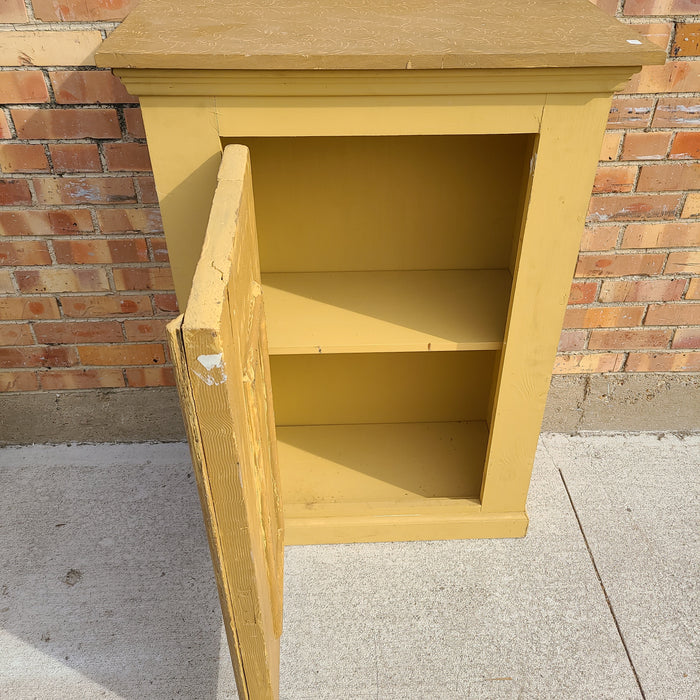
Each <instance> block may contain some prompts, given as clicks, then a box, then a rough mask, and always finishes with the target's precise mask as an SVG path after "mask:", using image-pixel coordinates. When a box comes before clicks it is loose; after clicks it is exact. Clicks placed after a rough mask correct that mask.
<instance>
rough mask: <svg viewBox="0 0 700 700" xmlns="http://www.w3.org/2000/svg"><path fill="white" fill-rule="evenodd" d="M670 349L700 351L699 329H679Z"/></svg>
mask: <svg viewBox="0 0 700 700" xmlns="http://www.w3.org/2000/svg"><path fill="white" fill-rule="evenodd" d="M671 347H672V348H673V349H674V350H676V349H678V350H700V328H679V329H678V330H677V331H676V333H675V335H674V336H673V342H672V343H671Z"/></svg>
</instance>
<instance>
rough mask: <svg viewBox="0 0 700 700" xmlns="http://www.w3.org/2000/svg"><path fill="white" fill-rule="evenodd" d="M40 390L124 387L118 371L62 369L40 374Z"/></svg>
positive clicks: (122, 377) (122, 378) (122, 376)
mask: <svg viewBox="0 0 700 700" xmlns="http://www.w3.org/2000/svg"><path fill="white" fill-rule="evenodd" d="M39 378H40V380H41V388H42V389H44V390H46V391H62V390H71V389H100V388H116V387H122V386H124V375H123V373H122V371H121V370H120V369H63V370H51V371H50V372H40V373H39Z"/></svg>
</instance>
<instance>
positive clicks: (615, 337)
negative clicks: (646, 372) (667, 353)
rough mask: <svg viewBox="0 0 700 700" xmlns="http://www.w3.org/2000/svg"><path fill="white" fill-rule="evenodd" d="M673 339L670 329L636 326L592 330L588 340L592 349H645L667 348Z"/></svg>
mask: <svg viewBox="0 0 700 700" xmlns="http://www.w3.org/2000/svg"><path fill="white" fill-rule="evenodd" d="M670 340H671V331H670V330H656V329H651V328H635V329H634V330H620V329H619V328H616V329H615V330H614V331H603V330H592V331H591V337H590V339H589V340H588V347H589V349H591V350H645V349H649V348H666V347H668V344H669V342H670Z"/></svg>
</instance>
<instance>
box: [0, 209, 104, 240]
mask: <svg viewBox="0 0 700 700" xmlns="http://www.w3.org/2000/svg"><path fill="white" fill-rule="evenodd" d="M92 231H93V227H92V217H91V216H90V212H89V211H88V210H87V209H70V210H65V211H7V212H0V235H3V236H67V235H72V234H80V233H92Z"/></svg>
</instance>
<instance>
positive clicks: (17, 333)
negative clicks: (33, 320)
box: [0, 323, 34, 346]
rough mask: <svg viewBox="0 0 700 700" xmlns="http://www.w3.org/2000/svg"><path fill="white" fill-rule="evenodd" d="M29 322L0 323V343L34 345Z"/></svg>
mask: <svg viewBox="0 0 700 700" xmlns="http://www.w3.org/2000/svg"><path fill="white" fill-rule="evenodd" d="M33 344H34V338H33V337H32V332H31V330H30V329H29V324H28V323H0V345H3V346H4V345H33Z"/></svg>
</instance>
